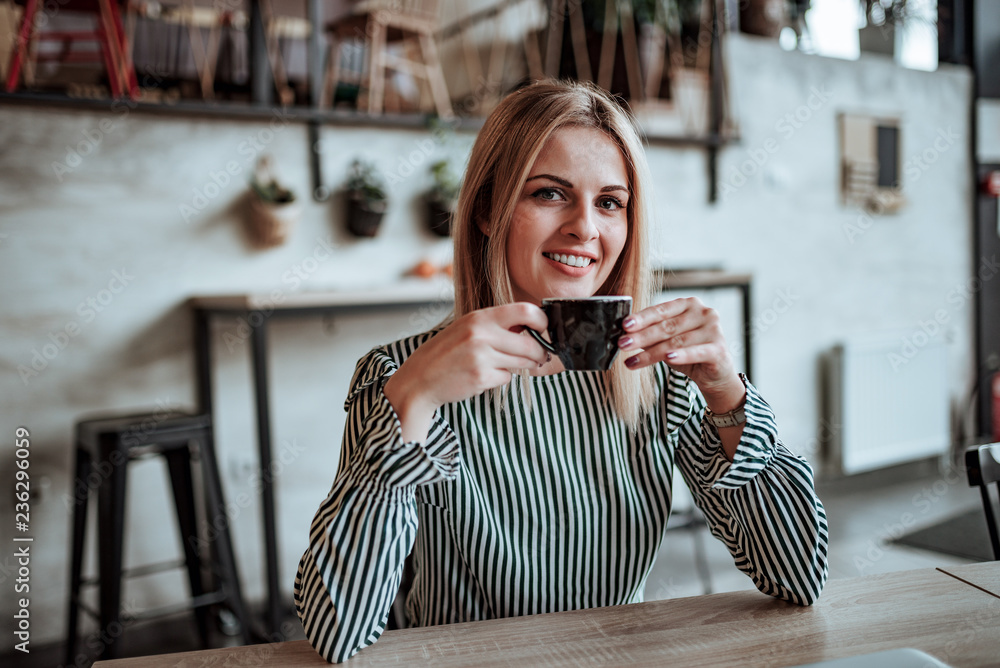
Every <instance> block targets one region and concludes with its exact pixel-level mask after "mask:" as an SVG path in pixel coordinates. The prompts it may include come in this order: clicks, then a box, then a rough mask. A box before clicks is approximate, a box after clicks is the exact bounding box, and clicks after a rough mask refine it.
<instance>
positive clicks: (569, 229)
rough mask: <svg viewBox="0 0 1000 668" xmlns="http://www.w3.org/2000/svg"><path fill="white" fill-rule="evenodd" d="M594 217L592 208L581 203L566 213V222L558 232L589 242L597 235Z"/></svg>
mask: <svg viewBox="0 0 1000 668" xmlns="http://www.w3.org/2000/svg"><path fill="white" fill-rule="evenodd" d="M595 215H596V212H595V211H594V210H593V208H592V207H590V206H587V205H586V204H583V203H581V204H579V205H577V206H575V207H572V208H570V209H569V210H568V211H567V212H566V220H565V221H564V222H563V225H562V227H561V228H560V231H561V232H562V233H563V234H565V235H567V236H571V237H575V238H577V239H579V240H580V241H590V240H591V239H594V238H596V237H597V235H598V230H597V223H596V220H595V218H594V216H595Z"/></svg>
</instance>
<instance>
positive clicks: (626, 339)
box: [618, 336, 633, 348]
mask: <svg viewBox="0 0 1000 668" xmlns="http://www.w3.org/2000/svg"><path fill="white" fill-rule="evenodd" d="M632 343H633V341H632V337H631V336H623V337H622V338H620V339H618V347H619V348H628V347H629V346H630V345H632Z"/></svg>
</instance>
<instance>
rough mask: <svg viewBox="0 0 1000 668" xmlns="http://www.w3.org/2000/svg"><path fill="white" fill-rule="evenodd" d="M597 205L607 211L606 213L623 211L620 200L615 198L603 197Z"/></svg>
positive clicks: (623, 206)
mask: <svg viewBox="0 0 1000 668" xmlns="http://www.w3.org/2000/svg"><path fill="white" fill-rule="evenodd" d="M597 205H598V206H599V207H601V208H602V209H607V210H608V211H615V210H617V209H624V208H625V205H624V204H622V202H621V200H619V199H618V198H616V197H605V198H604V199H602V200H600V201H599V202H598V203H597Z"/></svg>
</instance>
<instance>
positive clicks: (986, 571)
mask: <svg viewBox="0 0 1000 668" xmlns="http://www.w3.org/2000/svg"><path fill="white" fill-rule="evenodd" d="M998 564H1000V562H997V561H987V562H985V563H981V564H966V565H964V566H945V567H943V568H939V569H938V570H940V571H943V572H945V573H947V574H948V575H950V576H952V577H956V578H958V579H959V580H963V581H965V582H967V583H969V584H970V585H972V586H973V587H978V588H979V589H982V590H983V591H985V592H989V593H990V594H993V595H994V596H996V597H998V598H1000V567H998ZM997 633H1000V629H998V630H997ZM997 663H1000V658H998V659H997Z"/></svg>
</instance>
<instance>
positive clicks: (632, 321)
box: [622, 318, 635, 329]
mask: <svg viewBox="0 0 1000 668" xmlns="http://www.w3.org/2000/svg"><path fill="white" fill-rule="evenodd" d="M634 324H635V318H625V320H623V321H622V328H624V329H628V328H629V327H631V326H632V325H634Z"/></svg>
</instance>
